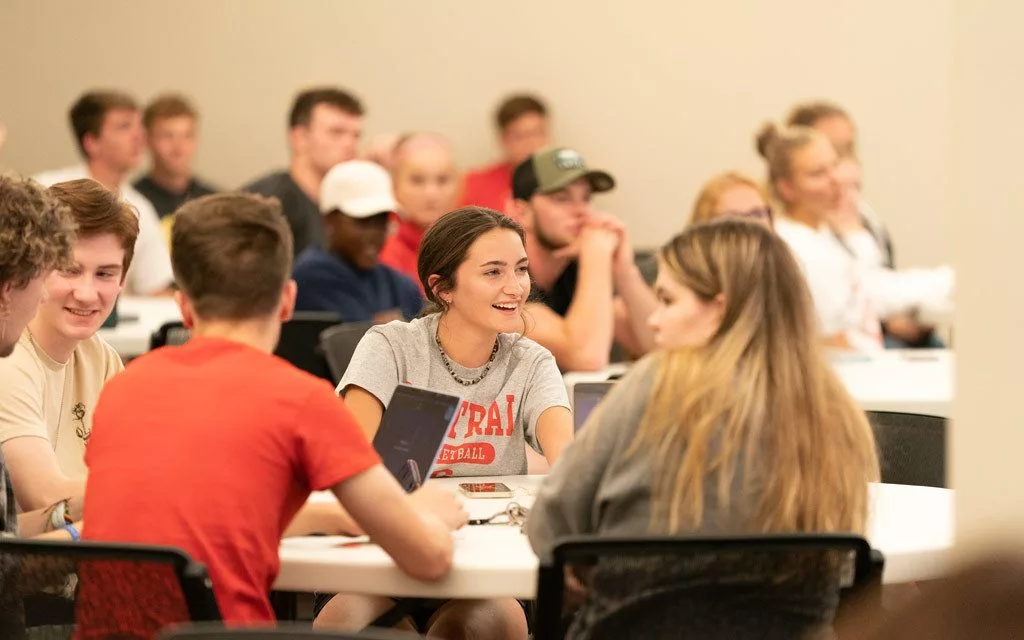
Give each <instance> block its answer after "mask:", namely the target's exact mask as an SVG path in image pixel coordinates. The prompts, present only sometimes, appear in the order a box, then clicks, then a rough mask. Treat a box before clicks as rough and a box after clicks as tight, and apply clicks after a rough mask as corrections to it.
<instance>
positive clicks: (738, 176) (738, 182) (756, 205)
mask: <svg viewBox="0 0 1024 640" xmlns="http://www.w3.org/2000/svg"><path fill="white" fill-rule="evenodd" d="M716 218H739V219H743V220H748V221H750V222H757V223H760V224H763V225H764V226H766V227H768V228H769V229H770V228H771V227H772V210H771V207H770V206H769V204H768V193H767V192H766V191H765V190H764V187H763V186H761V184H759V183H758V182H757V181H756V180H754V179H753V178H750V177H748V176H746V175H744V174H742V173H740V172H738V171H726V172H725V173H720V174H718V175H717V176H715V177H714V178H711V179H710V180H708V181H707V183H706V184H705V185H704V188H703V189H701V190H700V193H699V194H698V195H697V200H696V201H695V202H694V203H693V213H691V214H690V222H689V224H696V223H698V222H710V221H712V220H714V219H716Z"/></svg>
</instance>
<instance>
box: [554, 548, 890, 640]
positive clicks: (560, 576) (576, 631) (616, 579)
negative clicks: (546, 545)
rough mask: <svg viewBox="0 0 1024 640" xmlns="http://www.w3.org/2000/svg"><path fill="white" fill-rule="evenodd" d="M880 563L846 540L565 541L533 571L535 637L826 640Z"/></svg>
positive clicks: (877, 575) (876, 580)
mask: <svg viewBox="0 0 1024 640" xmlns="http://www.w3.org/2000/svg"><path fill="white" fill-rule="evenodd" d="M883 564H884V560H883V558H882V556H881V554H879V553H877V552H872V549H871V547H870V545H869V544H868V543H867V541H865V540H864V539H863V538H860V537H857V536H853V535H832V534H820V535H817V534H816V535H811V534H807V535H799V534H794V535H763V536H751V537H651V538H628V539H627V538H602V537H597V536H580V537H573V538H567V539H564V540H562V541H561V542H560V543H559V544H558V545H557V546H556V547H555V549H554V553H553V559H552V562H551V563H550V564H548V563H544V564H542V565H541V567H540V574H539V579H538V583H537V613H536V618H535V623H536V624H535V627H534V630H535V633H534V637H535V638H536V639H537V640H554V639H560V638H563V637H567V636H568V637H576V636H578V635H581V634H582V635H585V636H586V637H587V638H589V639H591V640H603V639H606V638H607V639H609V640H611V639H614V640H625V639H628V638H642V639H644V640H658V639H660V638H680V637H694V638H703V639H706V640H707V639H718V638H721V639H723V640H725V639H729V640H743V639H745V638H751V639H753V638H757V639H759V640H763V639H773V638H779V639H780V640H781V639H782V638H786V639H789V638H814V639H817V638H831V633H832V629H831V627H832V621H833V618H834V616H835V613H836V610H837V608H838V605H839V598H840V592H841V591H846V592H848V593H850V594H851V595H852V594H853V593H854V592H860V591H861V590H865V591H866V587H867V586H868V585H871V584H876V585H877V584H880V582H881V573H882V571H881V570H882V566H883ZM567 578H569V582H568V583H567ZM568 585H572V586H571V587H570V586H568ZM567 591H568V592H569V594H570V596H571V600H573V601H574V603H575V606H576V607H577V608H575V611H574V614H573V615H572V616H571V617H570V618H568V619H567V618H566V617H565V615H564V614H565V613H566V612H567V611H573V610H574V607H573V606H568V607H567V606H566V605H567V604H570V605H573V604H574V603H567V599H566V592H567ZM579 604H582V605H583V606H578V605H579ZM566 631H568V634H567V633H566Z"/></svg>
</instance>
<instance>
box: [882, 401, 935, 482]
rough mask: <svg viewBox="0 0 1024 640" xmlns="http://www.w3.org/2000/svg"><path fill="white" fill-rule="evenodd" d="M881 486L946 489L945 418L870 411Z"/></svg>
mask: <svg viewBox="0 0 1024 640" xmlns="http://www.w3.org/2000/svg"><path fill="white" fill-rule="evenodd" d="M867 415H868V421H869V422H870V423H871V427H872V429H874V432H875V444H876V446H877V447H878V462H879V466H880V467H881V472H882V482H886V483H889V484H913V485H920V486H923V487H943V488H944V487H946V423H947V420H946V418H940V417H938V416H926V415H920V414H917V413H897V412H892V411H868V412H867Z"/></svg>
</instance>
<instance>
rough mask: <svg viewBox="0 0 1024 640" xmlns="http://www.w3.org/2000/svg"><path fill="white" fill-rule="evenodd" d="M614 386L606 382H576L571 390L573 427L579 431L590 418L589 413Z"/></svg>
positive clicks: (611, 382) (610, 382) (613, 383)
mask: <svg viewBox="0 0 1024 640" xmlns="http://www.w3.org/2000/svg"><path fill="white" fill-rule="evenodd" d="M614 385H615V382H614V381H608V382H577V383H576V384H575V385H573V388H572V416H573V426H574V427H575V430H576V431H579V430H580V428H581V427H583V424H584V423H585V422H586V421H587V418H588V417H590V414H591V412H593V411H594V408H595V407H597V405H598V404H599V403H600V402H601V400H602V399H603V398H604V397H605V395H606V394H607V393H608V391H609V390H611V388H612V387H613V386H614Z"/></svg>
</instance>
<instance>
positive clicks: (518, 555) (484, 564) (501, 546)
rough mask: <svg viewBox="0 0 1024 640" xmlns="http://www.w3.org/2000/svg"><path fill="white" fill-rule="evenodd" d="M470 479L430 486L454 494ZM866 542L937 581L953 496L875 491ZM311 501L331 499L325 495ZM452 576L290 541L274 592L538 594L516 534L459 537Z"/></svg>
mask: <svg viewBox="0 0 1024 640" xmlns="http://www.w3.org/2000/svg"><path fill="white" fill-rule="evenodd" d="M542 479H543V476H513V477H507V478H474V479H473V480H474V481H484V482H486V481H492V480H497V481H500V482H504V483H505V484H507V485H508V486H510V487H512V488H514V489H516V490H517V491H516V494H517V495H516V497H515V500H516V501H517V502H519V503H520V504H523V505H524V506H529V505H531V504H532V503H533V495H532V494H533V492H534V490H535V489H536V487H537V486H538V485H539V483H540V482H541V480H542ZM460 481H461V482H465V481H466V479H460V478H438V479H435V480H431V482H437V483H439V484H444V485H446V486H448V487H451V488H452V490H456V487H457V485H458V483H459V482H460ZM870 491H871V518H870V521H869V526H868V539H869V540H870V541H871V543H872V545H873V546H874V547H876V548H878V549H880V550H881V551H882V553H884V554H885V560H886V562H885V573H884V575H883V580H884V581H885V582H886V583H899V582H909V581H913V580H923V579H928V578H933V577H936V576H938V575H940V574H941V573H942V572H943V571H944V569H945V568H946V566H947V562H948V557H949V555H950V550H951V548H952V545H953V492H952V491H951V490H949V489H932V488H928V487H911V486H902V485H882V484H879V485H871V486H870ZM312 499H313V500H324V499H328V500H329V499H333V498H332V497H331V496H329V495H327V496H324V495H322V494H319V495H315V496H314V497H313V498H312ZM506 502H507V501H506V500H469V501H467V506H468V509H469V511H470V517H471V518H477V517H487V516H490V515H493V514H494V513H497V512H499V511H501V510H502V509H503V508H504V506H505V504H506ZM454 536H455V553H454V557H453V562H452V570H451V571H450V572H449V573H448V575H447V576H445V577H444V578H443V579H441V580H439V581H437V582H429V583H428V582H421V581H418V580H414V579H413V578H410V577H408V576H406V575H405V574H404V573H402V572H401V571H400V570H399V569H398V568H397V567H396V566H395V564H394V562H393V561H392V560H391V558H390V557H388V555H387V554H385V553H384V551H383V550H381V549H380V548H379V547H377V546H375V545H371V544H360V545H357V546H352V547H347V548H342V547H339V546H338V545H339V544H341V543H344V542H345V541H346V540H349V539H347V538H341V537H337V536H335V537H319V538H318V537H308V538H292V539H289V540H285V541H284V542H282V544H281V551H280V557H281V571H280V574H279V575H278V578H277V582H276V583H275V584H274V588H275V589H277V590H281V591H325V592H330V593H360V594H366V595H385V596H386V595H393V596H416V597H425V598H501V597H514V598H522V599H530V598H533V597H535V595H536V590H537V569H538V566H539V563H538V560H537V557H536V556H535V555H534V554H533V551H532V549H531V548H530V544H529V541H528V540H527V539H526V536H525V535H523V534H521V533H520V532H519V529H518V528H517V527H512V526H508V525H478V526H470V527H465V528H464V529H462V530H461V531H458V532H456V533H455V534H454Z"/></svg>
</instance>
